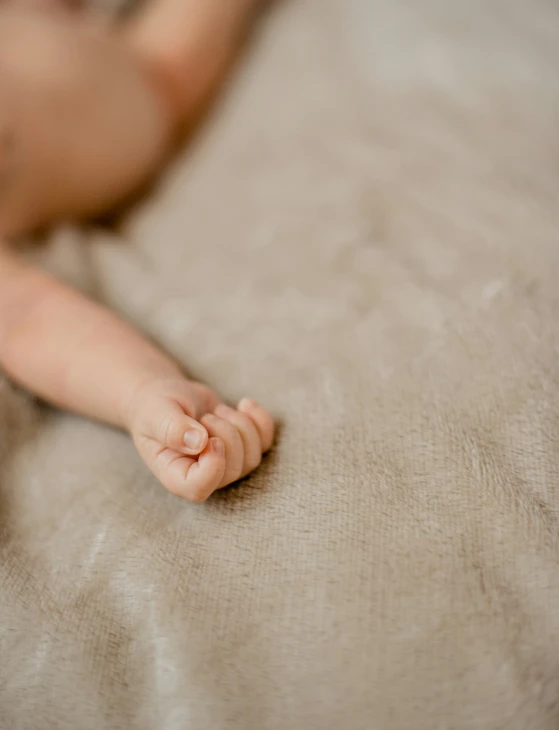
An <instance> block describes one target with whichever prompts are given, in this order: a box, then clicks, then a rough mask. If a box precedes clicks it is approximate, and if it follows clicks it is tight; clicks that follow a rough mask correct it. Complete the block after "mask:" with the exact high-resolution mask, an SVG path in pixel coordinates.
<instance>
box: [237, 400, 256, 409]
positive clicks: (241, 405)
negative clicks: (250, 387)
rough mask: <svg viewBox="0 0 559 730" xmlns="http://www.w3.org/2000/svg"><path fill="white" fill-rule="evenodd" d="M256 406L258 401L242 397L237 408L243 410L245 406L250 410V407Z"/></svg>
mask: <svg viewBox="0 0 559 730" xmlns="http://www.w3.org/2000/svg"><path fill="white" fill-rule="evenodd" d="M257 406H258V403H257V402H256V401H255V400H253V399H252V398H243V399H242V401H241V402H240V403H239V408H240V409H241V410H243V409H245V408H246V409H247V410H251V409H252V408H257Z"/></svg>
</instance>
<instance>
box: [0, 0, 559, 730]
mask: <svg viewBox="0 0 559 730" xmlns="http://www.w3.org/2000/svg"><path fill="white" fill-rule="evenodd" d="M558 129H559V6H558V5H557V3H556V2H554V0H472V1H471V2H465V1H463V0H297V1H294V2H291V3H289V2H288V3H282V4H280V5H279V6H278V7H277V8H276V9H275V10H274V11H273V12H271V13H270V14H269V15H268V17H266V18H265V19H264V20H263V23H262V27H261V28H260V30H259V32H258V34H257V37H256V38H255V39H254V41H253V43H252V45H251V47H250V48H249V50H248V53H247V55H246V57H245V59H244V60H243V62H242V63H241V65H240V67H239V68H238V70H237V73H236V75H235V77H234V79H233V80H232V84H231V86H230V87H229V89H228V92H227V93H226V94H225V95H224V96H223V97H222V99H221V101H220V103H219V105H218V107H217V109H216V110H215V111H214V114H213V117H212V118H211V120H210V121H209V122H208V124H207V125H206V126H205V128H204V129H203V131H202V132H201V134H200V135H199V137H198V138H197V139H196V140H195V142H194V143H193V144H192V145H191V146H190V147H189V148H188V149H185V150H184V152H183V153H182V155H181V156H180V157H179V159H177V160H176V162H175V163H174V165H172V166H171V168H170V169H168V170H167V172H166V173H165V175H164V176H163V178H162V180H161V181H160V183H159V185H158V186H157V189H156V190H155V191H154V192H153V194H152V195H151V196H150V198H149V199H148V200H147V201H145V202H143V203H142V204H141V205H139V206H138V207H137V208H136V209H135V210H134V211H131V212H130V213H129V214H128V215H127V217H126V219H125V221H124V222H123V223H122V224H121V225H120V227H119V228H118V230H113V231H106V230H102V229H101V228H96V227H89V228H80V229H74V228H72V229H66V230H61V231H58V232H56V233H55V234H54V235H53V236H52V237H51V240H50V241H49V244H48V246H47V249H46V251H45V252H44V254H43V257H44V263H45V265H46V266H48V267H49V268H50V269H51V270H54V271H56V272H57V273H58V274H59V275H60V276H62V277H65V278H66V279H68V280H69V281H71V282H73V283H75V284H76V285H77V286H80V287H81V288H82V289H83V290H84V291H86V292H88V293H89V294H91V295H92V296H95V297H97V298H98V299H100V300H101V301H104V302H106V303H107V304H108V305H109V306H111V307H113V308H114V309H115V310H116V311H119V312H120V313H121V314H122V315H123V316H125V317H126V318H128V319H129V320H130V321H132V322H134V323H136V324H137V325H138V326H140V327H141V328H142V329H143V330H144V331H146V332H148V333H150V334H151V335H153V336H154V337H155V338H156V339H158V340H159V342H160V343H161V344H162V345H164V346H165V347H166V348H168V349H169V350H170V351H172V352H173V353H174V354H175V355H176V356H177V357H179V358H180V359H181V361H182V362H184V364H185V365H186V366H187V367H188V368H189V369H190V371H191V372H192V373H194V374H195V375H196V376H198V377H201V378H204V379H205V380H207V381H208V382H209V383H210V384H211V385H212V386H213V387H215V388H216V389H218V390H219V391H220V392H221V393H223V394H224V396H226V397H228V398H230V399H231V400H233V401H234V400H235V399H236V398H237V397H239V396H241V395H243V394H245V393H250V394H252V395H254V396H255V397H257V398H259V399H261V400H262V402H263V403H265V404H267V405H268V406H269V407H270V408H271V409H272V410H273V412H274V413H275V415H276V416H277V418H278V419H279V421H280V422H281V431H280V434H279V439H278V442H277V446H276V447H275V449H274V451H273V453H272V454H271V455H270V456H269V458H268V459H267V460H266V461H265V463H264V465H263V466H262V467H261V469H260V470H259V471H258V472H257V473H256V474H254V476H252V477H251V478H250V479H248V480H246V481H245V482H244V483H242V484H240V485H239V486H238V487H236V488H234V489H229V490H226V491H223V492H222V493H219V494H217V495H216V496H215V497H214V498H212V499H211V500H210V501H209V502H208V503H206V504H204V505H201V506H196V505H191V504H188V503H186V502H183V501H180V500H179V499H176V498H174V497H172V496H170V495H169V494H167V493H166V492H165V491H164V490H163V489H162V488H161V487H160V486H159V485H158V484H157V483H156V481H155V480H154V478H153V477H151V476H150V474H149V473H148V472H147V471H146V469H145V468H144V467H143V465H142V463H141V462H140V459H139V458H138V456H137V455H136V453H135V451H134V448H133V446H132V444H131V442H130V440H129V439H128V438H127V437H126V436H125V435H123V434H121V433H117V432H115V431H113V430H111V429H109V428H104V427H102V426H99V425H95V424H93V423H90V422H88V421H86V420H82V419H80V418H77V417H73V416H71V415H66V414H61V413H57V412H55V411H53V410H51V409H49V408H46V407H44V406H42V405H40V404H38V403H37V402H35V401H34V400H33V399H32V398H31V397H29V396H28V395H26V394H24V393H22V392H19V391H17V390H16V389H15V388H14V387H13V386H12V385H11V384H10V383H9V382H8V381H7V380H5V379H2V380H0V581H1V583H0V585H1V588H0V728H1V729H2V730H105V729H106V730H113V729H114V730H116V729H117V728H118V729H119V730H120V729H123V730H124V729H125V730H314V729H316V730H340V729H342V728H343V729H344V730H345V729H346V728H347V730H477V729H481V730H501V729H502V730H557V728H558V727H559V366H558V354H559V353H558V349H559V348H558V346H559V325H558V321H559V285H558V278H559V165H558V160H559V157H558V154H559V143H558V139H559V136H558Z"/></svg>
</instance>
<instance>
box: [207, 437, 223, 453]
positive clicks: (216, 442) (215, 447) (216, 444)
mask: <svg viewBox="0 0 559 730" xmlns="http://www.w3.org/2000/svg"><path fill="white" fill-rule="evenodd" d="M210 444H211V447H212V451H213V452H214V453H215V454H217V455H218V456H225V445H224V443H223V441H222V440H221V439H218V438H213V439H210Z"/></svg>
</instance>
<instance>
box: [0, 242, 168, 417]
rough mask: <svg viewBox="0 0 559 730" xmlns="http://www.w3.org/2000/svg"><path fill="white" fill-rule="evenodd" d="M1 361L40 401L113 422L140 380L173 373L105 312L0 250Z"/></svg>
mask: <svg viewBox="0 0 559 730" xmlns="http://www.w3.org/2000/svg"><path fill="white" fill-rule="evenodd" d="M0 367H2V368H3V369H4V370H5V371H6V372H8V373H9V374H10V376H11V377H13V378H14V380H16V381H17V382H19V383H20V384H21V385H23V386H25V387H27V388H29V389H30V390H31V391H33V392H34V393H36V394H37V395H39V396H41V397H43V398H45V399H46V400H48V401H50V402H52V403H54V404H56V405H58V406H61V407H63V408H68V409H70V410H74V411H77V412H79V413H82V414H84V415H86V416H89V417H91V418H96V419H99V420H102V421H106V422H108V423H111V424H113V425H116V426H119V427H123V426H126V413H127V404H128V403H129V402H130V400H131V399H132V397H133V395H134V393H135V392H136V391H137V389H138V388H139V387H140V386H141V385H142V384H143V382H145V381H146V380H149V379H150V378H154V377H165V376H166V375H169V376H175V375H177V373H178V372H179V369H178V366H177V365H175V364H174V363H173V362H172V361H171V360H170V359H169V358H168V357H167V356H165V355H164V354H163V353H161V352H160V351H159V350H158V349H157V348H156V347H154V346H153V345H151V344H150V343H149V342H148V341H146V340H145V339H144V338H142V337H141V336H140V335H139V334H138V333H137V332H135V331H134V330H133V329H132V328H131V327H129V326H128V325H127V324H125V323H124V322H122V321H121V320H119V319H118V318H117V317H115V316H114V315H113V314H111V313H110V312H109V311H107V310H105V309H103V308H102V307H100V306H99V305H97V304H95V303H94V302H92V301H89V300H88V299H86V298H85V297H83V296H81V295H80V294H78V293H77V292H74V291H72V290H71V289H70V288H68V287H66V286H64V285H63V284H60V283H59V282H57V281H56V280H55V279H52V278H50V277H48V276H46V275H44V274H42V273H41V272H38V271H35V270H33V269H31V268H28V267H26V266H24V265H23V264H19V262H18V261H17V260H16V259H12V258H8V257H4V256H3V255H0Z"/></svg>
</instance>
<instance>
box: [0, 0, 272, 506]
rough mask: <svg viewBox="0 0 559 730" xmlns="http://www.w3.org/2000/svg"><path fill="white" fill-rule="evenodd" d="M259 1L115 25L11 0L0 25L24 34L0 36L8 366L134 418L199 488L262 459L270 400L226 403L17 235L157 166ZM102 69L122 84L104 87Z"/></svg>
mask: <svg viewBox="0 0 559 730" xmlns="http://www.w3.org/2000/svg"><path fill="white" fill-rule="evenodd" d="M252 4H254V0H231V2H230V4H229V5H228V6H227V7H228V8H229V11H228V12H227V13H223V12H222V10H223V4H222V1H221V0H216V1H215V2H213V0H159V2H153V3H152V4H151V5H149V4H148V6H147V9H146V10H145V11H144V15H143V16H139V17H136V18H133V19H132V22H131V23H130V25H129V26H127V27H125V28H122V29H118V34H117V33H116V32H115V30H114V29H112V30H110V31H109V30H102V29H100V27H98V26H97V25H91V26H90V25H89V21H88V20H85V19H84V20H81V19H80V18H78V17H77V16H75V11H74V10H72V11H71V12H70V10H66V9H65V7H64V6H63V4H58V3H56V2H55V0H3V2H2V1H0V36H1V35H2V32H4V33H6V28H7V27H9V28H10V29H11V30H10V33H8V34H7V37H10V38H16V36H18V35H19V39H20V42H19V43H18V42H15V41H14V43H13V44H12V51H9V49H8V50H6V45H2V43H1V38H0V102H1V98H2V94H5V95H6V96H5V97H4V98H7V99H9V100H10V102H13V103H11V104H10V105H2V103H0V109H8V110H9V113H10V114H11V117H10V118H9V119H7V120H6V119H5V120H4V129H5V130H6V129H7V130H8V133H6V132H5V133H4V137H3V138H0V139H3V140H4V144H3V146H2V145H0V236H2V240H1V241H0V367H1V368H2V369H4V370H5V371H6V372H7V373H8V374H9V375H10V376H11V377H12V378H13V379H14V380H15V381H17V382H18V383H20V384H21V385H23V386H25V387H27V388H28V389H29V390H31V391H32V392H34V393H36V394H37V395H39V396H40V397H42V398H44V399H45V400H47V401H49V402H50V403H52V404H54V405H57V406H59V407H62V408H65V409H69V410H72V411H75V412H77V413H80V414H83V415H85V416H87V417H90V418H94V419H98V420H100V421H103V422H106V423H109V424H112V425H114V426H117V427H119V428H124V429H126V430H128V431H129V433H130V435H131V437H132V439H133V441H134V444H135V445H136V448H137V450H138V452H139V454H140V456H141V457H142V459H143V461H144V462H145V464H146V465H147V466H148V467H149V469H151V471H152V472H153V474H154V475H155V476H156V477H157V478H158V479H159V481H160V482H161V484H162V485H163V486H164V487H166V488H167V489H168V490H169V491H170V492H172V493H173V494H175V495H178V496H180V497H184V498H186V499H189V500H190V501H193V502H200V501H203V500H205V499H206V498H207V497H209V496H210V495H211V494H212V493H213V492H214V491H215V490H216V489H220V488H222V487H225V486H227V485H229V484H232V483H234V482H235V481H237V480H238V479H241V478H242V477H244V476H246V475H247V474H249V473H250V472H251V471H252V470H254V469H255V468H256V467H257V466H258V465H259V464H260V462H261V460H262V456H263V454H264V453H265V452H266V451H267V450H268V449H269V448H270V447H271V444H272V440H273V436H274V424H273V421H272V418H271V416H270V414H269V413H268V412H267V411H266V410H265V409H264V408H263V407H262V406H261V405H259V404H258V403H257V402H255V401H254V400H252V399H250V398H243V399H242V400H241V401H240V402H239V403H238V404H237V406H236V407H235V408H231V407H229V406H228V405H226V404H224V403H223V402H222V400H221V399H220V398H219V396H218V395H216V394H215V393H214V392H213V391H212V390H210V389H209V388H208V387H207V386H205V385H203V384H201V383H198V382H194V381H192V380H190V379H188V378H187V377H186V376H185V375H184V373H183V372H182V370H181V368H180V366H179V365H178V364H177V363H175V362H174V361H173V360H172V359H171V358H170V357H169V356H168V355H167V354H165V353H164V352H162V351H161V350H160V349H159V348H157V347H156V346H155V345H154V344H152V343H151V342H150V341H148V340H147V339H146V338H144V337H143V336H142V335H140V334H139V333H138V332H136V331H135V330H134V329H133V328H132V327H130V326H129V325H128V324H126V323H125V322H123V321H122V320H120V319H119V318H118V317H116V316H115V315H114V314H113V313H111V312H110V311H108V310H106V309H104V308H103V307H101V306H99V305H98V304H96V303H95V302H93V301H90V300H88V299H87V298H85V297H83V296H82V295H81V294H79V293H78V292H75V291H73V290H72V289H70V288H69V287H67V286H65V285H63V284H62V283H60V282H58V281H57V280H56V279H54V278H51V277H50V276H48V275H46V274H44V273H43V272H41V271H38V270H36V269H34V268H32V267H31V266H29V265H28V264H26V263H25V262H24V261H23V260H22V259H20V257H19V256H18V255H17V252H16V251H15V250H14V246H13V243H11V244H10V243H8V241H12V240H13V238H14V237H15V236H16V235H17V234H20V233H24V232H27V231H30V230H33V229H35V228H36V227H37V226H43V225H48V224H50V223H53V222H56V221H57V220H60V219H67V218H77V217H83V216H88V215H94V214H97V213H100V212H102V211H104V210H106V209H107V208H110V207H111V206H112V205H114V204H116V203H118V202H120V201H121V200H122V199H124V198H125V197H126V196H127V195H129V194H130V193H131V192H133V191H134V190H135V189H136V188H137V187H138V186H139V185H141V184H142V183H143V182H145V180H146V179H148V178H149V175H150V174H152V173H153V172H154V170H156V169H157V166H158V164H160V163H161V161H162V160H163V158H164V156H165V154H166V153H167V151H168V148H169V146H170V144H171V142H172V138H173V135H174V133H175V131H176V129H177V128H179V127H180V126H181V125H182V124H184V122H185V121H187V120H188V117H189V116H190V115H192V114H194V113H196V112H197V110H198V108H199V105H200V104H201V103H202V102H203V101H204V100H205V98H206V97H207V95H208V94H209V93H210V92H211V90H212V88H213V86H214V85H215V83H216V82H217V81H218V80H219V78H220V73H221V72H222V71H223V70H224V69H225V67H226V65H227V62H228V60H229V57H230V55H231V54H232V53H233V51H234V48H235V45H236V42H237V41H238V38H239V35H240V31H241V30H242V28H243V25H244V23H245V22H246V16H247V13H248V10H249V9H250V6H251V5H252ZM71 5H72V6H73V5H74V3H71ZM212 8H213V10H212ZM212 12H213V15H212ZM3 13H5V16H3ZM4 20H5V21H6V23H7V25H4V26H3V22H4ZM82 23H83V25H81V24H82ZM181 24H182V26H183V28H184V33H182V34H181V33H178V32H177V29H178V28H180V27H181ZM43 34H44V35H43ZM173 34H174V35H173ZM76 35H77V36H78V38H79V39H80V42H78V43H76ZM30 38H31V41H32V42H31V41H29V39H30ZM16 40H17V38H16ZM28 42H29V46H28V52H29V53H28V54H26V53H25V52H24V51H23V50H22V48H23V46H25V44H26V43H28ZM53 48H55V49H56V50H55V53H54V57H53V53H51V51H52V49H53ZM49 49H50V51H49ZM34 53H39V54H40V53H45V54H46V55H45V58H44V59H42V60H41V59H37V58H34V57H33V54H34ZM65 53H68V59H67V62H66V63H65V62H64V54H65ZM82 54H83V55H82ZM97 54H99V58H97ZM70 58H71V59H72V63H70ZM107 58H109V59H110V60H111V63H107ZM47 59H48V60H47ZM80 59H81V61H83V62H80ZM204 61H207V62H206V63H204ZM53 63H54V64H55V65H56V64H59V67H57V68H52V67H49V72H48V73H47V72H46V71H45V66H46V65H48V64H53ZM72 69H77V71H76V73H74V71H73V70H72ZM55 71H56V73H55ZM84 73H85V76H84ZM109 75H110V76H112V81H110V80H109V79H108V76H109ZM105 76H107V86H108V88H109V89H110V91H111V93H109V94H106V93H105V94H99V93H98V89H99V88H106V87H104V86H103V83H102V82H103V81H104V78H105ZM15 81H17V83H15ZM111 84H112V86H111ZM53 87H54V88H53ZM96 89H97V91H96ZM61 109H62V110H63V113H62V112H61V111H60V110H61ZM57 110H58V118H59V119H60V120H63V121H61V123H60V124H59V127H62V128H63V131H62V132H60V129H59V128H57V124H56V121H57V116H56V111H57ZM43 112H44V113H43ZM1 114H2V112H0V115H1ZM41 114H42V119H43V121H44V124H42V125H41V124H38V119H40V118H41ZM132 120H136V121H135V125H136V128H137V130H136V132H135V133H134V134H132V135H131V134H130V132H129V129H130V127H129V126H128V125H129V124H131V123H132ZM1 121H2V120H1V119H0V123H1ZM80 123H81V124H82V129H81V134H80V130H79V129H78V127H79V125H80ZM132 126H134V125H132ZM127 134H128V139H126V137H127ZM1 155H3V157H2V156H1ZM53 181H54V184H53Z"/></svg>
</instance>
